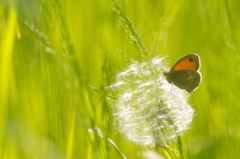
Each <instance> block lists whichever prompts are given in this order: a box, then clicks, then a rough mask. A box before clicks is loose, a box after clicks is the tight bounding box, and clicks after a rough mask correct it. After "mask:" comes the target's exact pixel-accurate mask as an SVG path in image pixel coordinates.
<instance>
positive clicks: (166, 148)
mask: <svg viewBox="0 0 240 159" xmlns="http://www.w3.org/2000/svg"><path fill="white" fill-rule="evenodd" d="M163 148H164V149H165V150H166V151H167V152H168V154H169V156H170V157H171V158H172V159H173V156H172V154H171V153H170V151H169V150H168V149H167V147H166V146H163Z"/></svg>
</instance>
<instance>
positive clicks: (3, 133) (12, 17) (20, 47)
mask: <svg viewBox="0 0 240 159" xmlns="http://www.w3.org/2000/svg"><path fill="white" fill-rule="evenodd" d="M118 3H119V4H120V5H121V6H122V8H123V9H124V10H125V11H126V15H127V16H128V17H129V19H130V20H131V22H132V24H133V26H134V27H135V29H136V30H137V31H138V33H139V35H140V36H141V38H142V41H143V42H144V43H145V45H146V47H147V48H148V51H149V56H150V57H156V56H165V55H167V56H168V58H167V61H166V62H167V64H168V66H169V67H170V66H171V65H172V64H174V63H175V61H177V60H178V59H179V58H180V57H182V56H184V55H187V54H189V53H197V54H198V55H199V56H200V57H201V70H200V71H201V73H202V76H203V78H202V83H201V84H200V87H199V88H198V89H197V90H196V91H194V92H193V93H192V94H191V96H190V100H189V103H190V104H191V105H192V107H193V108H194V110H195V117H194V119H193V122H192V124H191V129H190V130H188V131H187V132H185V133H184V134H183V137H182V142H183V153H184V158H189V159H203V158H204V159H208V158H209V159H213V158H214V159H215V158H216V159H225V158H228V159H235V158H239V157H240V152H239V149H240V120H239V116H240V105H239V102H240V91H239V88H240V80H239V79H240V78H239V77H240V59H239V49H240V47H239V46H240V27H239V25H240V21H239V19H240V9H239V8H240V1H238V0H228V1H227V0H194V1H190V0H182V1H178V0H158V1H156V0H119V1H118ZM113 8H114V5H113V3H112V1H110V0H90V1H81V0H80V1H79V0H1V1H0V37H1V38H0V40H1V45H0V50H1V51H0V128H1V129H0V155H1V156H0V158H39V159H42V158H58V159H59V158H69V159H70V158H89V159H90V158H120V157H119V156H118V154H117V152H116V151H115V150H114V147H113V145H111V144H110V143H109V142H108V141H107V138H110V139H112V140H113V141H114V142H115V144H116V145H117V146H118V147H119V149H120V151H121V152H122V153H123V154H124V155H125V156H126V157H127V158H141V157H139V155H138V154H139V152H140V151H143V150H144V149H145V148H144V147H142V146H140V145H137V144H135V143H133V142H131V141H129V140H127V139H125V138H124V137H123V135H121V134H119V133H117V131H116V128H115V127H114V126H113V118H112V115H111V112H112V109H111V105H112V100H111V99H107V98H106V93H107V92H106V91H105V87H107V86H109V85H111V84H112V83H113V82H114V79H115V76H116V74H117V73H119V72H120V71H122V70H124V69H125V68H127V67H128V66H129V64H130V63H129V62H128V61H126V60H125V59H124V58H123V57H122V55H121V53H122V54H124V55H126V56H128V57H129V58H133V59H134V60H136V61H142V60H144V58H143V57H142V56H141V54H140V52H139V51H138V50H137V49H136V48H135V47H134V46H133V45H132V44H131V42H130V40H129V39H128V37H127V35H126V34H125V33H124V31H123V30H122V29H121V26H119V17H118V15H117V14H116V13H115V12H114V10H113ZM120 52H121V53H120ZM85 85H91V86H93V87H95V88H97V89H98V90H99V93H96V92H94V91H92V90H91V89H89V88H87V87H86V86H85ZM95 126H97V127H99V128H100V129H101V131H102V133H103V138H98V137H96V136H94V135H91V134H89V133H88V129H89V128H94V127H95Z"/></svg>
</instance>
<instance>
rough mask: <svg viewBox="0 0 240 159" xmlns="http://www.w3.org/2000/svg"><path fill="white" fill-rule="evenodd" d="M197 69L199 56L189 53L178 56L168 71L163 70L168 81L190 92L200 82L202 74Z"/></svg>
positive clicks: (198, 67)
mask: <svg viewBox="0 0 240 159" xmlns="http://www.w3.org/2000/svg"><path fill="white" fill-rule="evenodd" d="M199 69H200V57H199V56H198V55H197V54H189V55H186V56H184V57H182V58H180V59H179V60H178V61H177V62H176V63H175V64H174V65H173V66H172V68H171V69H170V70H169V71H167V72H164V76H165V77H166V80H167V81H168V82H169V83H172V84H174V85H175V86H177V87H178V88H180V89H184V90H186V91H188V92H189V93H190V92H192V91H194V90H195V89H197V87H198V86H199V84H200V83H201V80H202V75H201V73H200V72H199Z"/></svg>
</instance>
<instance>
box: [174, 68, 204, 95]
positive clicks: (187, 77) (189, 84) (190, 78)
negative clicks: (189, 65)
mask: <svg viewBox="0 0 240 159" xmlns="http://www.w3.org/2000/svg"><path fill="white" fill-rule="evenodd" d="M201 78H202V77H201V74H200V72H197V71H192V70H179V71H174V72H172V82H173V84H174V85H176V86H177V87H179V88H180V89H185V90H186V91H188V92H192V91H193V90H195V89H196V88H197V87H198V86H199V84H200V82H201V80H202V79H201Z"/></svg>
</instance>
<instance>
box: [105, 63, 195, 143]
mask: <svg viewBox="0 0 240 159" xmlns="http://www.w3.org/2000/svg"><path fill="white" fill-rule="evenodd" d="M163 60H164V58H153V59H152V60H151V61H149V62H148V63H138V62H134V63H133V64H131V65H130V66H129V67H128V69H126V70H125V71H123V72H120V73H119V74H118V75H117V78H116V83H114V84H113V85H112V86H110V87H109V88H110V89H112V90H113V91H114V92H115V93H116V95H117V96H118V100H116V101H115V103H114V106H113V115H114V117H115V120H114V123H115V124H116V126H117V130H118V131H119V132H120V133H122V134H124V135H126V136H127V138H128V139H130V140H132V141H134V142H137V143H139V144H141V145H143V146H154V145H156V144H158V145H165V144H167V143H168V142H170V141H172V140H173V139H175V138H176V135H179V134H181V133H182V132H183V131H185V130H186V129H188V128H189V125H190V123H191V121H192V118H193V112H194V111H193V109H192V108H191V107H190V106H189V104H188V103H187V97H188V95H187V93H186V92H185V91H184V90H181V89H179V88H177V87H175V86H173V85H172V84H169V83H168V82H167V81H166V78H165V77H164V76H163V72H164V71H166V67H165V63H164V61H163Z"/></svg>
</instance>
